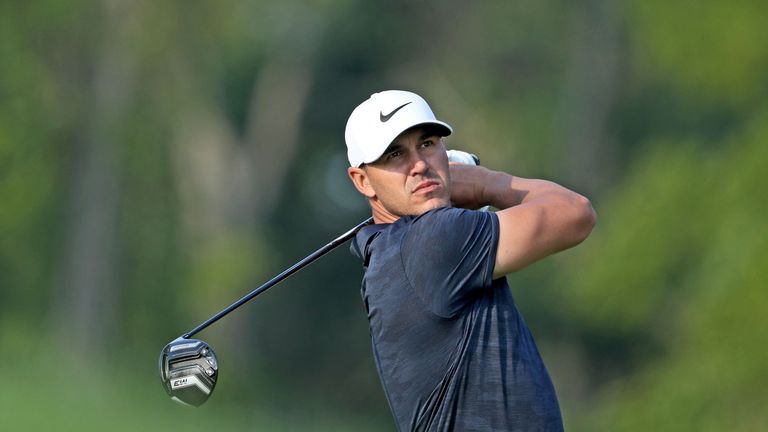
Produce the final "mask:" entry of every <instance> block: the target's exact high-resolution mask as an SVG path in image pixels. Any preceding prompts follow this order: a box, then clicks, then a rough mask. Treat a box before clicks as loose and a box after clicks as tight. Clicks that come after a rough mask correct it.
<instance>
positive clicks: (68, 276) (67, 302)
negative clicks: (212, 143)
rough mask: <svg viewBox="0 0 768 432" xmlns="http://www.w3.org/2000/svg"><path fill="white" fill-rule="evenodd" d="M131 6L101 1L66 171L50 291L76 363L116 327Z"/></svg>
mask: <svg viewBox="0 0 768 432" xmlns="http://www.w3.org/2000/svg"><path fill="white" fill-rule="evenodd" d="M133 9H135V8H134V6H133V3H132V2H130V1H122V0H108V1H105V2H103V19H104V22H103V23H102V29H103V30H102V31H103V38H102V40H101V43H100V48H99V49H98V51H97V53H96V58H95V60H94V73H93V77H92V79H91V80H89V81H88V83H89V84H90V85H88V86H87V87H86V86H84V87H85V88H84V89H83V91H85V92H87V94H89V95H90V96H89V99H90V107H89V109H88V110H87V111H88V116H87V118H85V119H84V121H83V123H84V124H83V127H82V128H81V131H82V135H81V136H80V140H79V142H78V143H77V145H76V146H75V153H76V154H75V157H74V159H73V163H72V166H71V172H70V173H69V174H70V176H71V177H70V179H71V186H70V196H71V199H69V200H67V201H66V202H67V203H68V205H69V206H70V207H69V209H68V210H67V217H66V220H65V221H64V224H65V235H64V244H63V250H62V253H61V256H60V258H59V265H58V268H59V275H60V276H59V277H58V278H57V281H56V286H55V287H54V289H53V292H54V295H53V297H52V301H53V304H52V310H53V323H54V328H53V329H52V332H53V334H54V336H55V337H56V339H55V340H58V341H60V342H61V343H62V344H64V345H66V346H68V347H69V348H72V351H73V352H74V353H75V354H76V355H77V356H78V357H79V358H80V359H93V358H94V356H97V355H99V353H103V352H105V350H104V348H105V345H106V344H107V340H108V338H109V336H110V333H112V331H113V330H114V329H115V328H116V324H115V322H116V315H115V314H116V312H117V308H116V297H117V290H118V281H117V280H116V278H115V274H116V259H117V257H116V226H117V208H118V202H119V193H120V191H119V177H120V167H119V160H118V153H119V145H120V142H119V139H120V134H119V132H118V131H119V127H120V122H121V119H122V117H123V116H125V113H126V110H127V108H128V106H129V105H130V103H131V98H132V94H133V88H134V80H133V73H134V60H135V59H134V58H133V57H132V55H131V51H130V50H129V49H126V45H127V44H126V39H127V37H128V35H129V33H130V30H131V28H130V27H131V25H132V24H133V23H132V22H131V16H132V12H134V10H133Z"/></svg>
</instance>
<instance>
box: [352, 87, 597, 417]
mask: <svg viewBox="0 0 768 432" xmlns="http://www.w3.org/2000/svg"><path fill="white" fill-rule="evenodd" d="M451 132H452V129H451V127H450V126H449V125H448V124H446V123H444V122H441V121H438V120H437V119H436V118H435V116H434V114H433V113H432V110H431V109H430V107H429V105H427V103H426V101H424V99H422V98H421V97H420V96H418V95H416V94H414V93H410V92H405V91H399V90H390V91H384V92H380V93H376V94H374V95H372V96H371V97H370V99H368V100H366V101H365V102H363V103H362V104H360V105H359V106H358V107H357V108H356V109H355V110H354V111H353V112H352V114H351V115H350V117H349V120H348V122H347V127H346V132H345V139H346V143H347V150H348V152H347V153H348V157H349V162H350V165H351V166H350V168H349V169H348V174H349V177H350V179H351V180H352V183H353V184H354V185H355V187H356V188H357V190H358V191H359V192H360V193H361V194H363V195H364V196H365V197H366V198H367V199H368V202H369V204H370V206H371V210H372V213H373V218H374V222H375V225H371V226H368V227H365V228H364V229H362V230H361V231H360V232H358V234H357V236H356V238H355V241H354V242H353V245H352V250H353V253H355V254H356V255H357V256H359V257H360V258H361V259H362V260H363V264H364V267H365V276H364V278H363V284H362V296H363V301H364V303H365V307H366V310H367V313H368V320H369V324H370V333H371V341H372V344H373V353H374V358H375V360H376V367H377V369H378V372H379V377H380V379H381V382H382V385H383V387H384V391H385V393H386V397H387V400H388V401H389V405H390V408H391V410H392V413H393V415H394V418H395V422H396V424H397V426H398V429H399V430H401V431H406V430H418V431H454V430H455V431H516V430H536V431H553V430H554V431H557V430H562V428H563V425H562V418H561V415H560V409H559V406H558V402H557V396H556V395H555V390H554V387H553V386H552V382H551V380H550V378H549V374H548V373H547V370H546V368H545V366H544V363H543V362H542V359H541V356H540V355H539V352H538V350H537V348H536V345H535V343H534V341H533V337H532V336H531V333H530V331H529V330H528V327H527V325H526V324H525V322H524V321H523V318H522V317H521V316H520V314H519V312H518V311H517V308H516V307H515V304H514V301H513V299H512V295H511V292H510V290H509V286H508V285H507V282H506V279H505V278H504V275H506V274H508V273H511V272H514V271H517V270H520V269H522V268H524V267H526V266H528V265H529V264H531V263H533V262H535V261H537V260H539V259H541V258H544V257H546V256H548V255H551V254H553V253H555V252H558V251H561V250H563V249H567V248H569V247H572V246H575V245H577V244H578V243H580V242H581V241H582V240H584V239H585V238H586V237H587V236H588V235H589V233H590V232H591V230H592V227H593V226H594V223H595V213H594V211H593V209H592V206H591V204H590V202H589V201H588V200H587V199H586V198H584V197H582V196H581V195H579V194H577V193H574V192H572V191H569V190H568V189H565V188H563V187H562V186H559V185H557V184H555V183H552V182H549V181H545V180H529V179H523V178H520V177H516V176H512V175H510V174H506V173H503V172H498V171H491V170H489V169H487V168H484V167H481V166H471V165H458V164H451V165H449V163H448V158H447V155H446V150H445V147H444V145H443V139H442V137H445V136H448V135H450V134H451ZM486 205H491V206H493V207H495V208H497V209H499V211H498V212H495V213H494V212H484V211H475V210H472V209H477V208H480V207H483V206H486Z"/></svg>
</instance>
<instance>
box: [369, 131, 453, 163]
mask: <svg viewBox="0 0 768 432" xmlns="http://www.w3.org/2000/svg"><path fill="white" fill-rule="evenodd" d="M425 126H436V128H437V130H438V131H439V134H440V136H449V135H450V134H452V133H453V129H452V128H451V126H449V125H448V123H444V122H441V121H440V120H430V121H426V122H420V123H415V124H412V125H410V126H407V127H405V128H402V130H401V131H400V132H397V133H396V134H395V135H394V136H391V137H385V141H384V143H386V145H385V146H383V148H382V149H381V152H380V153H379V154H378V155H376V156H375V157H373V156H369V157H368V158H366V159H365V160H363V161H362V162H360V164H359V165H357V166H358V167H359V166H361V165H363V164H369V163H373V162H376V161H377V160H378V159H379V158H380V157H381V156H382V155H383V154H384V152H385V151H387V148H388V147H389V146H390V145H391V144H392V142H393V141H394V140H396V139H397V137H399V136H400V135H402V134H403V133H404V132H406V131H408V130H410V129H413V128H415V127H425Z"/></svg>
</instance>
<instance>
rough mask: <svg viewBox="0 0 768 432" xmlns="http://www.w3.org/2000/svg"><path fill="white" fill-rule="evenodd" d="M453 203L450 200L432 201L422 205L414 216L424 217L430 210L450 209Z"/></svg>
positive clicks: (436, 199)
mask: <svg viewBox="0 0 768 432" xmlns="http://www.w3.org/2000/svg"><path fill="white" fill-rule="evenodd" d="M450 206H451V201H450V200H443V199H439V198H434V199H431V200H429V201H427V202H425V203H424V204H423V205H420V206H419V207H418V209H417V210H416V212H415V213H414V216H418V215H422V214H424V213H426V212H428V211H430V210H434V209H436V208H441V207H450Z"/></svg>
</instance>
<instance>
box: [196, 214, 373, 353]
mask: <svg viewBox="0 0 768 432" xmlns="http://www.w3.org/2000/svg"><path fill="white" fill-rule="evenodd" d="M371 223H373V218H368V219H366V220H365V221H363V222H361V223H359V224H358V225H356V226H355V227H354V228H352V229H351V230H349V231H347V232H345V233H344V234H342V235H340V236H339V237H338V238H336V239H334V240H332V241H331V242H330V243H328V244H327V245H325V246H323V247H321V248H320V249H318V250H316V251H315V252H313V253H311V254H310V255H308V256H307V257H306V258H304V259H302V260H301V261H299V262H297V263H296V264H294V265H292V266H291V267H289V268H287V269H285V270H284V271H283V272H282V273H280V274H279V275H277V276H275V277H273V278H272V279H270V280H269V281H267V282H266V283H265V284H264V285H262V286H260V287H258V288H256V289H255V290H253V291H251V292H250V293H248V294H247V295H245V296H244V297H243V298H241V299H240V300H238V301H236V302H235V303H232V305H230V306H229V307H227V308H226V309H224V310H222V311H221V312H219V313H217V314H216V315H214V316H212V317H210V318H208V320H207V321H205V322H204V323H202V324H200V325H199V326H197V327H195V328H194V329H192V331H190V332H187V333H185V334H184V335H182V336H181V337H182V338H183V339H189V338H191V337H192V336H194V335H195V334H197V333H199V332H200V331H201V330H203V329H205V328H206V327H208V326H209V325H211V324H213V323H215V322H216V321H218V320H219V319H221V318H222V317H224V316H225V315H227V314H228V313H230V312H232V311H233V310H235V309H237V308H239V307H240V306H242V305H243V304H245V303H246V302H248V301H249V300H251V299H252V298H254V297H256V296H257V295H259V294H261V293H263V292H264V291H266V290H268V289H269V288H271V287H272V286H274V285H276V284H278V283H280V282H281V281H282V280H284V279H286V278H287V277H288V276H290V275H292V274H294V273H296V272H297V271H299V270H301V269H302V268H304V267H306V266H307V265H308V264H310V263H311V262H313V261H315V260H316V259H318V258H320V257H321V256H323V255H325V254H326V253H328V252H330V251H331V250H333V249H335V248H336V247H338V246H339V245H341V244H342V243H344V242H346V241H347V240H349V239H350V238H352V237H354V235H355V234H356V233H357V232H358V231H359V230H360V228H362V227H364V226H366V225H369V224H371Z"/></svg>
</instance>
